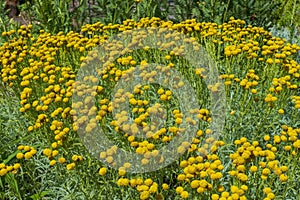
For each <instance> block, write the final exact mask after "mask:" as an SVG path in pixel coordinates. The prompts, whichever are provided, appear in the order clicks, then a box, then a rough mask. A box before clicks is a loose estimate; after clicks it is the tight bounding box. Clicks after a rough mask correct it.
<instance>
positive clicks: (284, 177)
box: [279, 174, 288, 182]
mask: <svg viewBox="0 0 300 200" xmlns="http://www.w3.org/2000/svg"><path fill="white" fill-rule="evenodd" d="M279 178H280V181H281V182H286V181H287V180H288V176H287V175H285V174H281V175H280V176H279Z"/></svg>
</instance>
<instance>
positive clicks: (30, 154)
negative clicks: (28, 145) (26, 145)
mask: <svg viewBox="0 0 300 200" xmlns="http://www.w3.org/2000/svg"><path fill="white" fill-rule="evenodd" d="M31 157H32V153H31V152H26V153H25V155H24V158H25V159H30V158H31Z"/></svg>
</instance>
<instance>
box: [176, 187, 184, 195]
mask: <svg viewBox="0 0 300 200" xmlns="http://www.w3.org/2000/svg"><path fill="white" fill-rule="evenodd" d="M183 191H184V189H183V187H181V186H178V187H177V188H176V193H177V194H181V193H182V192H183Z"/></svg>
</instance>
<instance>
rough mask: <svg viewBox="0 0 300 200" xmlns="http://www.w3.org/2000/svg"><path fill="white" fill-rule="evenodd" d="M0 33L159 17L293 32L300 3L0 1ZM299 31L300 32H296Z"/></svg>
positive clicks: (299, 21) (277, 0) (238, 0)
mask: <svg viewBox="0 0 300 200" xmlns="http://www.w3.org/2000/svg"><path fill="white" fill-rule="evenodd" d="M0 3H1V10H3V11H5V12H1V13H0V20H1V22H2V23H1V24H2V27H1V30H0V31H4V30H5V29H6V28H7V26H8V24H9V25H11V24H12V23H11V22H9V20H10V19H12V18H13V19H14V21H17V22H21V23H23V24H28V23H33V24H36V25H38V26H39V28H42V29H45V30H47V31H49V32H52V33H57V32H59V31H63V32H68V31H70V30H75V31H76V30H79V28H80V26H81V25H82V24H86V23H94V22H98V21H100V22H102V23H104V24H108V23H121V22H122V21H124V20H125V19H134V20H139V19H140V18H143V17H154V16H155V17H159V18H161V19H163V20H172V21H174V22H180V21H182V20H185V19H188V18H196V19H197V20H198V21H205V22H208V21H211V22H216V23H223V22H226V21H228V19H229V17H231V16H233V17H235V18H239V19H243V20H245V21H246V22H247V23H248V24H251V25H255V26H261V27H264V28H271V27H274V26H276V27H278V28H282V27H288V28H290V31H291V33H292V34H294V33H298V32H299V30H296V29H297V27H299V25H300V0H126V1H124V0H109V1H108V0H51V1H45V0H0ZM297 31H298V32H297Z"/></svg>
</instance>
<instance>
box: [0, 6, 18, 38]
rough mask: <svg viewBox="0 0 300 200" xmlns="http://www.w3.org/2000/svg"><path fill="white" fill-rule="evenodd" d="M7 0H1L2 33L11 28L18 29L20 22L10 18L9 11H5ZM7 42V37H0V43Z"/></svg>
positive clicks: (0, 30)
mask: <svg viewBox="0 0 300 200" xmlns="http://www.w3.org/2000/svg"><path fill="white" fill-rule="evenodd" d="M4 8H5V1H4V0H0V10H2V12H0V33H3V32H6V31H9V30H13V29H14V30H16V29H17V28H18V24H17V23H15V22H14V20H13V19H10V18H9V17H8V16H7V13H8V11H5V9H4ZM3 42H5V38H3V37H0V44H2V43H3Z"/></svg>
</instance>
